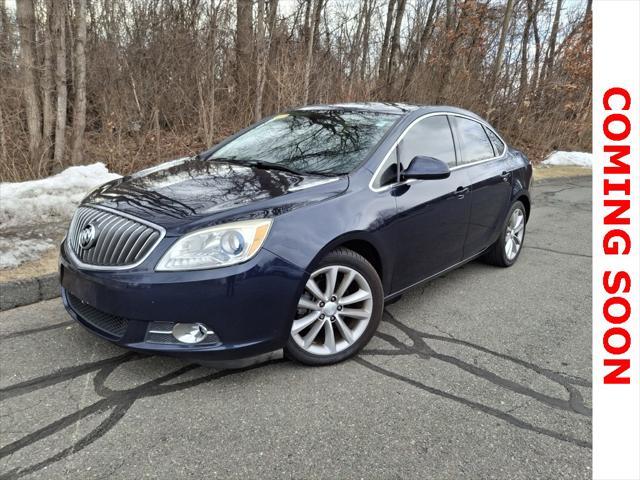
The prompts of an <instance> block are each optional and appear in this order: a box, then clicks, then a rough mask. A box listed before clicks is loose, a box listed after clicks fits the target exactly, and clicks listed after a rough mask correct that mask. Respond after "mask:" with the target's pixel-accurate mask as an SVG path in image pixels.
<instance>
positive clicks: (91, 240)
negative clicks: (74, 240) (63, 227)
mask: <svg viewBox="0 0 640 480" xmlns="http://www.w3.org/2000/svg"><path fill="white" fill-rule="evenodd" d="M96 236H97V235H96V227H95V226H94V225H93V223H89V224H87V225H86V226H85V227H84V228H83V229H82V230H80V238H79V241H80V247H82V249H84V250H89V249H90V248H91V247H93V246H94V245H95V244H96Z"/></svg>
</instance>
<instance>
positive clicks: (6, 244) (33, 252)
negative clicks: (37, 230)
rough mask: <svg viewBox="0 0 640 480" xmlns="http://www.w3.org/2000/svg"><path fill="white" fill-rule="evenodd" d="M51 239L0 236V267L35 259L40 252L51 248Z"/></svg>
mask: <svg viewBox="0 0 640 480" xmlns="http://www.w3.org/2000/svg"><path fill="white" fill-rule="evenodd" d="M53 245H54V242H53V241H52V240H51V239H47V240H40V239H29V240H13V239H4V238H0V269H3V268H15V267H17V266H18V265H21V264H22V263H24V262H29V261H31V260H37V259H38V258H40V254H42V253H43V252H46V251H47V250H49V249H50V248H52V247H53Z"/></svg>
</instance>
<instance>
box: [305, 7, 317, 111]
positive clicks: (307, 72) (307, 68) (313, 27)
mask: <svg viewBox="0 0 640 480" xmlns="http://www.w3.org/2000/svg"><path fill="white" fill-rule="evenodd" d="M309 1H312V0H309ZM321 17H322V0H315V1H314V8H313V19H312V21H311V26H310V28H309V38H308V39H307V60H306V63H305V67H304V89H303V91H302V92H303V93H302V103H308V102H309V81H310V79H311V63H312V62H313V44H314V39H315V37H316V32H317V30H318V28H319V26H320V18H321Z"/></svg>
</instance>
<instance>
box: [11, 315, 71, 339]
mask: <svg viewBox="0 0 640 480" xmlns="http://www.w3.org/2000/svg"><path fill="white" fill-rule="evenodd" d="M74 323H76V322H75V321H73V320H69V321H67V322H60V323H54V324H53V325H47V326H45V327H38V328H31V329H29V330H20V331H18V332H11V333H5V334H3V335H0V340H9V339H10V338H16V337H24V336H27V335H32V334H34V333H40V332H46V331H48V330H54V329H56V328H61V327H66V326H68V325H72V324H74Z"/></svg>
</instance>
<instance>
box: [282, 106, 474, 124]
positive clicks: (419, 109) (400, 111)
mask: <svg viewBox="0 0 640 480" xmlns="http://www.w3.org/2000/svg"><path fill="white" fill-rule="evenodd" d="M293 110H298V111H300V110H302V111H304V110H325V111H326V110H353V111H365V112H374V113H390V114H395V115H408V114H410V113H413V112H415V113H416V114H417V115H422V114H427V113H453V114H458V115H465V116H467V117H472V118H475V119H477V120H480V121H483V122H484V121H485V120H484V119H482V118H481V117H480V116H478V115H476V114H475V113H473V112H470V111H469V110H465V109H463V108H458V107H452V106H449V105H417V104H411V103H401V102H351V103H329V104H319V105H307V106H304V107H299V108H295V109H293ZM417 115H416V116H417Z"/></svg>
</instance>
